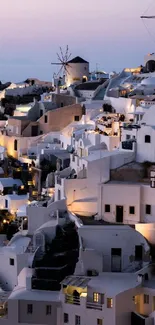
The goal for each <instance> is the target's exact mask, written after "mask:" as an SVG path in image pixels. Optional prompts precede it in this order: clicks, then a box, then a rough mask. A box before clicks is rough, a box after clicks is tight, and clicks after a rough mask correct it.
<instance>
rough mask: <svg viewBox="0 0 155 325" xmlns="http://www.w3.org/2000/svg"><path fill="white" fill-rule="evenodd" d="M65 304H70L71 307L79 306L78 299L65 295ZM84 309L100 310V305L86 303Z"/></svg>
mask: <svg viewBox="0 0 155 325" xmlns="http://www.w3.org/2000/svg"><path fill="white" fill-rule="evenodd" d="M65 303H67V304H72V305H80V304H81V301H80V297H75V296H73V295H69V294H66V295H65ZM86 308H89V309H96V310H102V305H101V304H99V303H94V302H88V301H86Z"/></svg>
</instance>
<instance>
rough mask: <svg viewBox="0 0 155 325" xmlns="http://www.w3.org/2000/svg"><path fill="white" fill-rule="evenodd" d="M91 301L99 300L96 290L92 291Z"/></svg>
mask: <svg viewBox="0 0 155 325" xmlns="http://www.w3.org/2000/svg"><path fill="white" fill-rule="evenodd" d="M93 301H94V302H99V294H98V293H97V292H94V293H93Z"/></svg>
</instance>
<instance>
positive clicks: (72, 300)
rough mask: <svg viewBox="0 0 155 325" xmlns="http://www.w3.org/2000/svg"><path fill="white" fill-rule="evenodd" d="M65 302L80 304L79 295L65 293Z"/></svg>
mask: <svg viewBox="0 0 155 325" xmlns="http://www.w3.org/2000/svg"><path fill="white" fill-rule="evenodd" d="M65 303H67V304H72V305H80V297H75V296H73V295H68V294H66V295H65Z"/></svg>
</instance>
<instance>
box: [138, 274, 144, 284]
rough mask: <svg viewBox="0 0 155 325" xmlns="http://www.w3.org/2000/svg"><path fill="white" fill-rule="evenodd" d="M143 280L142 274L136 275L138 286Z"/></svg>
mask: <svg viewBox="0 0 155 325" xmlns="http://www.w3.org/2000/svg"><path fill="white" fill-rule="evenodd" d="M143 278H144V276H143V274H138V277H137V281H138V283H139V284H142V283H143Z"/></svg>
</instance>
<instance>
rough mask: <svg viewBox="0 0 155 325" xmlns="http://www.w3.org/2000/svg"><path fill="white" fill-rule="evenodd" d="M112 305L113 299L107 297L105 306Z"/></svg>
mask: <svg viewBox="0 0 155 325" xmlns="http://www.w3.org/2000/svg"><path fill="white" fill-rule="evenodd" d="M112 307H113V299H112V298H107V308H112Z"/></svg>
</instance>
